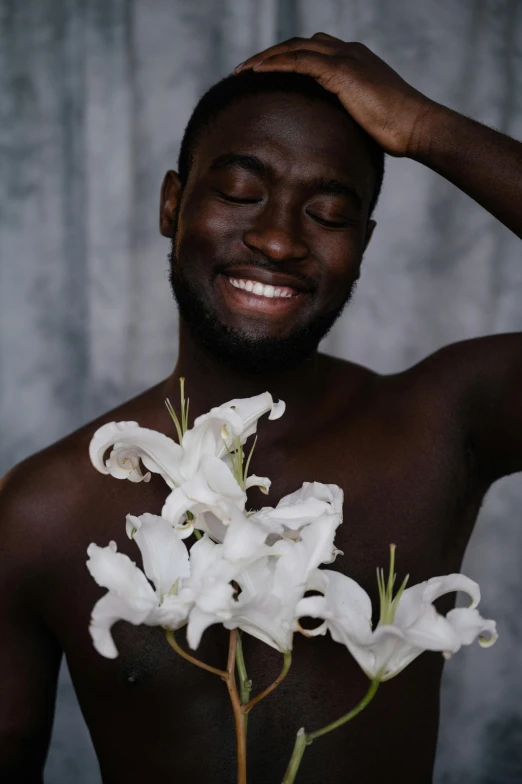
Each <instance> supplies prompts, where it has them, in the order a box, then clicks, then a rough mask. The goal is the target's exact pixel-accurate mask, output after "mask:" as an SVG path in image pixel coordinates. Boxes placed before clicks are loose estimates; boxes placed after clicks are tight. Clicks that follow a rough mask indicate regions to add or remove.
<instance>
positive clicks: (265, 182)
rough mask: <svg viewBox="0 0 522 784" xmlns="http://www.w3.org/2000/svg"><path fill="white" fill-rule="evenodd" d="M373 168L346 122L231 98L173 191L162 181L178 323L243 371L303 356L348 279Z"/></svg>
mask: <svg viewBox="0 0 522 784" xmlns="http://www.w3.org/2000/svg"><path fill="white" fill-rule="evenodd" d="M373 187H374V169H373V166H372V163H371V159H370V155H369V153H368V150H367V148H366V146H365V142H364V139H363V136H362V133H361V130H360V129H359V128H358V126H357V125H356V124H355V123H354V122H353V121H352V120H351V118H350V117H349V116H348V115H347V114H346V113H344V112H342V111H341V110H338V109H336V108H335V107H334V106H332V105H330V104H328V103H326V102H324V101H321V100H316V99H311V98H308V97H305V96H302V95H299V94H288V93H287V94H285V93H269V94H258V95H251V96H247V97H243V98H241V99H240V100H239V101H237V102H235V103H233V104H232V105H230V106H228V107H227V108H225V109H223V110H222V111H221V112H220V113H219V115H218V116H217V118H216V119H215V121H214V122H213V124H212V125H211V127H210V128H207V129H206V130H205V131H204V132H203V134H202V136H201V138H200V139H199V140H198V142H197V149H196V154H195V157H194V161H193V163H192V166H191V169H190V175H189V178H188V181H187V183H186V185H185V188H184V189H183V190H181V186H180V183H179V180H178V178H177V177H176V175H174V173H170V174H169V175H167V178H166V181H165V184H164V189H163V197H162V216H161V225H162V231H163V233H164V234H166V235H168V236H172V253H171V281H172V286H173V290H174V293H175V296H176V299H177V301H178V304H179V307H180V312H181V316H182V318H183V319H184V320H185V322H186V323H187V326H188V327H189V329H190V330H191V331H192V332H193V333H194V334H195V336H196V337H197V338H198V339H199V340H200V341H201V342H202V343H203V345H204V346H206V347H207V349H209V350H211V351H212V353H213V354H214V355H216V356H218V357H220V358H221V359H223V360H224V361H226V362H229V363H232V364H234V365H236V366H238V367H240V368H241V367H242V368H244V369H246V370H258V371H259V370H261V371H263V370H264V371H266V372H269V370H278V369H282V368H285V367H288V366H289V365H291V364H294V363H296V362H299V361H301V360H302V359H303V358H305V357H306V356H308V355H309V354H310V353H312V352H313V351H314V350H315V349H316V347H317V344H318V342H319V340H320V339H321V338H322V337H323V336H324V334H326V332H327V331H328V329H329V328H330V326H331V325H332V324H333V322H334V321H335V319H336V318H337V317H338V315H339V314H340V312H341V311H342V309H343V307H344V305H345V303H346V302H347V300H348V299H349V297H350V294H351V292H352V290H353V287H354V284H355V282H356V280H357V278H358V277H359V269H360V264H361V260H362V254H363V251H364V248H365V246H366V244H367V241H368V240H369V235H370V234H371V228H372V225H371V224H372V222H371V221H370V223H369V221H368V217H369V216H368V209H369V204H370V200H371V197H372V192H373Z"/></svg>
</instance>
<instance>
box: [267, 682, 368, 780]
mask: <svg viewBox="0 0 522 784" xmlns="http://www.w3.org/2000/svg"><path fill="white" fill-rule="evenodd" d="M380 683H381V681H380V680H377V679H375V680H373V681H372V682H371V684H370V688H369V689H368V691H367V692H366V694H365V695H364V697H363V698H362V700H361V701H360V702H359V703H358V704H357V705H356V706H355V708H352V710H351V711H349V712H348V713H345V714H344V716H341V717H340V718H339V719H336V720H335V721H332V722H331V723H330V724H327V725H326V726H325V727H321V729H319V730H315V732H309V733H306V732H305V731H304V727H301V729H300V730H299V732H298V733H297V736H296V739H295V745H294V750H293V752H292V756H291V757H290V762H289V763H288V767H287V769H286V773H285V777H284V779H283V781H282V784H293V782H294V781H295V777H296V775H297V772H298V770H299V766H300V764H301V760H302V759H303V754H304V752H305V749H306V747H307V746H309V745H310V744H311V743H313V741H314V740H316V739H317V738H320V737H321V736H322V735H326V733H327V732H332V730H336V729H337V728H338V727H342V726H343V724H346V723H347V722H348V721H351V719H354V718H355V717H356V716H357V714H358V713H360V712H361V711H362V710H364V709H365V708H366V706H367V705H368V703H369V702H371V700H372V699H373V698H374V696H375V692H376V691H377V689H378V688H379V685H380Z"/></svg>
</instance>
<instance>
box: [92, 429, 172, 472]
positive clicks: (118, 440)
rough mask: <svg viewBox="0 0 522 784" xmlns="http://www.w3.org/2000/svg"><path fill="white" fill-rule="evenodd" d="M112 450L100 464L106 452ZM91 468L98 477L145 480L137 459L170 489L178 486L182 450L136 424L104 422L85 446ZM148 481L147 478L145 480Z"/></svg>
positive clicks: (154, 432) (157, 433) (161, 436)
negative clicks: (162, 479) (100, 474)
mask: <svg viewBox="0 0 522 784" xmlns="http://www.w3.org/2000/svg"><path fill="white" fill-rule="evenodd" d="M109 447H112V450H111V453H110V456H109V458H108V460H107V461H106V462H105V463H104V461H103V458H104V455H105V453H106V451H107V450H108V449H109ZM89 456H90V458H91V462H92V464H93V466H94V467H95V468H96V469H97V470H98V471H100V473H102V474H111V475H112V476H114V477H116V478H117V479H122V478H130V479H131V481H134V482H136V481H140V480H141V479H144V480H147V476H146V475H145V476H144V475H143V474H142V473H141V471H140V469H139V465H138V463H137V458H138V456H139V458H141V460H142V462H143V465H144V466H145V467H146V468H147V469H148V470H149V471H153V472H154V473H157V474H160V475H161V476H162V477H163V478H164V480H165V481H166V482H167V484H168V485H169V486H170V487H173V486H174V485H175V484H179V483H180V481H181V475H180V472H179V466H180V462H181V458H182V456H183V450H182V448H181V447H180V445H179V444H176V442H175V441H173V440H172V438H169V437H168V436H166V435H164V434H163V433H159V432H157V431H156V430H149V429H148V428H145V427H140V426H139V425H138V423H137V422H107V423H106V424H105V425H102V426H101V427H100V428H98V430H97V431H96V432H95V434H94V435H93V437H92V439H91V443H90V445H89ZM149 478H150V477H149Z"/></svg>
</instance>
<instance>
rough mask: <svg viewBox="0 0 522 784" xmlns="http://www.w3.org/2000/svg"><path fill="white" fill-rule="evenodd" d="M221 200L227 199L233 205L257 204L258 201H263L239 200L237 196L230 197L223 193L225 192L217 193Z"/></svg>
mask: <svg viewBox="0 0 522 784" xmlns="http://www.w3.org/2000/svg"><path fill="white" fill-rule="evenodd" d="M217 193H218V194H219V196H221V198H223V199H225V201H230V202H232V203H233V204H257V202H258V201H261V199H239V198H237V197H236V196H230V195H229V194H228V193H223V191H217Z"/></svg>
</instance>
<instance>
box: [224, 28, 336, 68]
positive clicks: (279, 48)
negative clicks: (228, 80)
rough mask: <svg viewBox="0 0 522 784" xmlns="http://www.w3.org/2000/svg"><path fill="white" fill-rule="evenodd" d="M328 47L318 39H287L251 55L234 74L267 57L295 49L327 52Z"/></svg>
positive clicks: (251, 66) (327, 44)
mask: <svg viewBox="0 0 522 784" xmlns="http://www.w3.org/2000/svg"><path fill="white" fill-rule="evenodd" d="M333 40H335V39H333ZM330 46H331V45H329V43H327V42H326V41H324V40H321V39H319V38H317V39H315V40H314V39H312V38H298V37H295V38H289V39H288V41H282V42H280V43H278V44H274V46H269V47H268V49H264V50H263V51H262V52H258V53H257V54H254V55H252V57H249V58H248V59H247V60H245V61H244V62H243V63H240V64H239V65H238V66H237V67H236V68H234V73H239V72H240V71H245V70H247V69H248V68H253V67H254V66H255V65H257V64H258V63H260V62H262V61H263V60H266V59H267V58H268V57H273V56H274V55H278V54H284V53H286V52H292V51H294V50H297V49H309V50H310V51H316V52H328V51H329V50H330Z"/></svg>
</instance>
